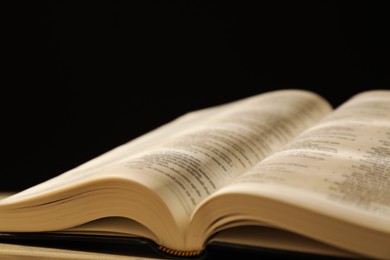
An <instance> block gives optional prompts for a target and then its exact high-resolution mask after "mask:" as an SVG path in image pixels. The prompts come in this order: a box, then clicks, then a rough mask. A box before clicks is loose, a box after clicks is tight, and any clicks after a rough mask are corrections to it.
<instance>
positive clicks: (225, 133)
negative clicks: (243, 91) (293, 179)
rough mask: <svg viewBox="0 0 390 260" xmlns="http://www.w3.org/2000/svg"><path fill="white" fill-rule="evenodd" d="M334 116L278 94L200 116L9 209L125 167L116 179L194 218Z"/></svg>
mask: <svg viewBox="0 0 390 260" xmlns="http://www.w3.org/2000/svg"><path fill="white" fill-rule="evenodd" d="M330 111H331V107H330V105H329V104H328V102H327V101H325V100H324V99H323V98H321V97H320V96H318V95H316V94H314V93H311V92H308V91H303V90H280V91H274V92H269V93H264V94H259V95H257V96H253V97H249V98H246V99H243V100H239V101H235V102H231V103H229V104H225V105H220V106H217V107H214V108H209V109H204V110H201V111H195V112H192V113H189V114H187V115H184V116H183V117H182V118H179V119H177V120H175V121H174V122H172V123H169V124H167V125H166V126H163V127H161V128H159V129H157V130H155V131H154V132H152V133H149V134H146V135H145V136H143V137H140V138H139V139H136V140H134V141H132V142H129V143H127V144H125V145H123V146H121V147H119V148H117V149H114V150H113V151H111V152H109V153H107V154H105V155H103V156H102V157H100V158H98V159H95V160H92V162H88V163H87V164H86V165H82V166H80V167H78V168H76V169H74V170H71V171H69V172H67V173H65V174H63V175H61V176H59V177H57V178H54V179H52V180H49V181H48V182H46V183H43V184H41V185H37V186H36V187H32V188H31V189H29V190H27V191H25V192H22V193H20V194H16V195H14V196H12V197H10V198H8V199H6V201H7V202H12V201H17V200H18V199H24V198H26V197H27V198H28V197H30V196H33V195H37V196H39V195H42V194H43V195H45V194H49V193H50V191H52V192H58V190H59V189H60V188H63V187H64V186H67V187H72V185H75V184H77V183H80V182H81V183H82V182H85V181H87V180H88V178H92V177H96V176H98V175H107V176H109V172H110V171H111V172H112V171H114V169H115V168H118V167H120V168H121V169H122V170H120V171H118V176H121V177H123V178H128V179H131V180H135V181H137V182H140V183H142V184H144V185H146V186H150V187H151V188H153V189H158V190H159V194H161V195H162V196H164V197H165V200H166V201H167V204H168V205H169V206H170V207H172V208H171V210H172V212H175V214H176V213H177V215H178V216H180V215H185V216H189V214H190V213H191V212H192V210H193V208H194V207H195V206H196V205H197V203H199V201H201V200H202V199H204V198H205V197H207V196H209V195H210V194H211V193H213V192H214V191H215V190H217V189H219V188H221V187H222V186H224V185H226V184H227V183H229V182H231V181H232V180H233V179H235V178H236V177H237V176H239V175H240V174H242V173H243V172H245V171H247V170H248V169H250V168H251V167H253V166H254V165H255V164H257V163H258V162H259V161H261V160H263V159H264V158H266V157H267V156H269V155H270V154H272V153H273V152H275V151H277V150H278V149H280V148H281V147H282V146H284V145H285V144H286V143H287V142H289V141H290V140H291V139H292V138H294V137H295V136H296V135H297V134H299V133H300V132H302V131H303V130H305V129H306V128H308V127H310V126H312V125H314V124H315V123H317V122H318V121H319V120H320V119H321V118H323V117H324V116H325V115H327V114H328V113H329V112H330ZM123 169H125V170H123ZM119 172H120V173H119Z"/></svg>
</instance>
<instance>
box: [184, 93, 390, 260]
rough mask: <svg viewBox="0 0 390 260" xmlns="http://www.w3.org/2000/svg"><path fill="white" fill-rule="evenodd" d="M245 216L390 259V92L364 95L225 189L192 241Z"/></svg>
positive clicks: (209, 204)
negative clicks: (210, 224) (209, 224)
mask: <svg viewBox="0 0 390 260" xmlns="http://www.w3.org/2000/svg"><path fill="white" fill-rule="evenodd" d="M216 208H218V209H219V210H218V211H215V210H214V209H216ZM215 212H218V213H215ZM240 220H245V221H252V222H254V221H261V223H266V224H269V225H271V226H274V227H278V228H283V229H286V230H290V231H293V232H297V233H299V234H302V235H307V236H308V237H312V238H315V239H318V240H319V241H323V242H325V243H327V244H329V245H334V246H337V247H340V248H342V249H344V250H348V251H350V252H354V253H356V254H361V255H367V256H369V257H379V258H390V243H389V242H390V91H388V90H375V91H374V90H373V91H367V92H363V93H360V94H357V95H356V96H354V97H353V98H351V99H350V100H349V101H347V102H345V103H344V104H343V105H342V106H340V107H339V108H338V109H336V110H335V111H334V112H333V113H331V114H330V115H329V116H327V117H326V118H324V119H323V120H322V121H321V122H320V123H319V124H316V125H315V126H313V127H311V128H309V129H308V130H306V131H304V132H303V133H302V134H300V135H299V136H298V137H297V138H295V139H294V140H293V141H292V142H290V143H289V144H288V145H286V146H285V147H284V148H283V149H281V150H280V151H279V152H276V153H274V154H272V155H270V156H269V157H267V158H266V159H264V160H263V161H261V162H260V163H258V164H257V165H256V166H255V167H253V168H252V169H251V170H249V171H248V172H246V173H245V174H243V175H242V176H240V177H238V178H237V179H236V180H235V181H234V182H233V183H232V184H231V185H229V186H227V187H225V188H223V189H221V190H219V191H218V192H217V193H216V194H214V195H213V196H212V197H210V198H209V200H207V201H205V202H204V203H203V205H201V206H200V208H199V212H197V213H196V215H195V216H194V224H193V226H192V230H191V232H195V233H196V234H195V233H190V234H191V236H192V238H189V241H190V242H189V243H195V242H194V241H191V239H195V240H196V239H199V238H200V239H202V237H204V236H209V235H210V234H211V233H213V232H215V231H216V230H221V229H223V228H224V227H228V226H235V225H237V224H239V223H240ZM213 221H215V222H214V225H213V226H211V227H210V226H208V225H207V223H211V222H213ZM252 224H253V223H252ZM201 226H202V228H201Z"/></svg>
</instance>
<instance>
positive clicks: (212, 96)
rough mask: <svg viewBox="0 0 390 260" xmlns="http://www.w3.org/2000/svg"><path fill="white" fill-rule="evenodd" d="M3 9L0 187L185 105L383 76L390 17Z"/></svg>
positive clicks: (320, 12) (97, 5) (142, 4)
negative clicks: (281, 89) (275, 90)
mask: <svg viewBox="0 0 390 260" xmlns="http://www.w3.org/2000/svg"><path fill="white" fill-rule="evenodd" d="M265 2H266V1H265ZM372 2H373V3H372ZM341 3H342V4H341ZM376 3H378V2H376ZM3 12H4V15H3V19H4V21H3V26H2V27H3V28H2V33H1V34H2V40H1V41H2V43H3V47H2V63H3V68H2V84H1V85H2V90H1V92H2V94H1V99H2V102H1V104H2V105H1V115H2V117H1V121H2V124H1V125H2V126H1V128H2V136H1V144H2V146H1V147H2V157H1V158H2V165H1V178H0V190H3V191H7V190H21V189H24V188H27V187H29V186H31V185H34V184H37V183H39V182H41V181H44V180H46V179H48V178H50V177H53V176H56V175H58V174H60V173H62V172H64V171H66V170H68V169H70V168H72V167H75V166H77V165H78V164H81V163H83V162H85V161H87V160H89V159H92V158H93V157H95V156H97V155H99V154H101V153H103V152H105V151H108V150H109V149H111V148H114V147H115V146H117V145H120V144H122V143H124V142H126V141H128V140H130V139H132V138H134V137H137V136H139V135H141V134H142V133H145V132H146V131H149V130H152V129H153V128H155V127H157V126H159V125H161V124H163V123H166V122H168V121H169V120H172V119H174V118H175V117H177V116H179V115H181V114H183V113H184V112H187V111H190V110H194V109H199V108H203V107H207V106H211V105H216V104H220V103H223V102H228V101H232V100H235V99H239V98H243V97H247V96H250V95H254V94H258V93H261V92H265V91H270V90H273V89H280V88H303V89H310V90H313V91H315V92H317V93H319V94H321V95H322V96H324V97H325V98H327V99H328V100H329V101H330V102H331V103H332V105H333V106H338V105H340V104H341V102H342V101H344V100H346V99H347V98H349V97H350V96H351V95H353V94H355V93H357V92H360V91H363V90H367V89H373V88H385V89H389V87H390V77H389V76H390V75H389V64H388V63H389V58H390V56H389V50H388V46H389V43H390V41H389V40H388V39H387V36H388V34H389V24H390V16H389V15H388V9H387V8H386V7H385V6H382V5H378V4H375V2H374V1H361V3H360V1H351V2H349V3H348V2H344V1H334V2H331V1H308V2H299V1H286V2H283V1H268V2H267V3H261V1H248V2H245V1H235V2H234V1H220V2H217V1H149V0H144V1H90V2H88V1H47V2H39V1H26V2H20V1H12V4H10V6H7V7H4V8H3Z"/></svg>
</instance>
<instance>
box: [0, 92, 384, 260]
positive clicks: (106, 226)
mask: <svg viewBox="0 0 390 260" xmlns="http://www.w3.org/2000/svg"><path fill="white" fill-rule="evenodd" d="M38 171H39V169H36V170H35V173H36V174H39V172H38ZM0 232H2V233H10V234H17V233H19V232H21V233H23V234H26V233H31V234H37V233H52V234H72V235H75V234H89V235H95V236H97V237H98V236H113V237H127V236H129V237H135V238H137V237H140V238H145V239H147V240H150V241H153V242H154V243H155V244H156V245H158V247H159V250H161V251H162V252H165V253H167V254H171V255H172V256H178V257H181V256H197V255H202V253H204V251H205V250H206V249H207V246H208V245H210V244H213V243H217V244H218V243H220V244H221V245H227V246H228V245H237V246H243V247H244V248H245V247H247V248H257V247H262V248H271V249H272V248H273V249H280V250H287V251H291V252H304V253H314V254H323V255H330V256H345V257H360V256H361V257H372V258H390V91H389V90H372V91H365V92H362V93H358V94H356V95H355V96H353V97H351V98H350V99H349V100H347V101H346V102H345V103H343V104H342V105H341V106H339V107H338V108H336V109H333V108H332V107H331V106H330V104H329V103H328V102H327V101H326V100H325V99H324V98H322V97H321V96H319V95H318V94H316V93H312V92H310V91H306V90H299V89H286V90H276V91H271V92H267V93H261V94H259V95H255V96H251V97H247V98H244V99H241V100H237V101H234V102H230V103H227V104H222V105H218V106H215V107H211V108H206V109H200V110H197V111H194V112H189V113H187V114H185V115H183V116H181V117H179V118H177V119H176V120H173V121H172V122H169V123H167V124H165V125H163V126H161V127H159V128H157V129H155V130H153V131H151V132H149V133H146V134H145V135H142V136H140V137H138V138H136V139H134V140H131V141H129V142H128V143H125V144H123V145H121V146H119V147H117V148H115V149H112V150H110V151H107V152H106V153H104V154H102V155H101V156H98V157H97V158H94V159H92V160H90V161H88V162H86V163H84V164H82V165H80V166H78V167H76V168H74V169H71V170H69V171H67V172H65V173H62V174H60V175H59V176H57V177H55V178H53V179H50V180H48V181H46V182H43V183H41V184H38V185H36V186H34V187H31V188H29V189H27V190H24V191H21V192H19V193H17V194H14V195H12V196H9V197H7V198H5V199H2V200H1V201H0Z"/></svg>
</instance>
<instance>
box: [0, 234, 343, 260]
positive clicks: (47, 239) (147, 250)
mask: <svg viewBox="0 0 390 260" xmlns="http://www.w3.org/2000/svg"><path fill="white" fill-rule="evenodd" d="M0 243H10V244H17V245H28V246H40V247H46V248H47V247H49V248H57V249H68V250H77V251H83V252H94V253H96V252H98V253H106V254H114V255H127V256H139V257H147V258H158V259H186V258H188V259H199V260H201V259H202V260H203V259H218V258H221V257H222V256H226V255H228V256H231V257H233V258H234V257H236V258H239V257H240V258H245V259H259V257H260V258H267V257H269V258H271V257H277V259H291V258H292V257H297V258H296V259H323V260H325V259H329V260H336V259H344V260H345V259H346V258H341V257H335V256H327V255H318V254H309V253H301V252H295V251H285V250H279V249H271V248H263V247H254V246H246V245H237V244H230V243H223V242H212V243H210V244H208V245H207V247H206V248H205V250H204V251H203V252H200V253H199V254H198V255H193V256H185V255H173V254H171V253H170V252H169V251H167V250H162V249H161V246H160V245H158V244H156V243H155V242H154V241H152V240H149V239H146V238H142V237H126V236H111V235H90V234H88V235H85V234H62V233H50V232H48V233H1V232H0Z"/></svg>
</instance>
